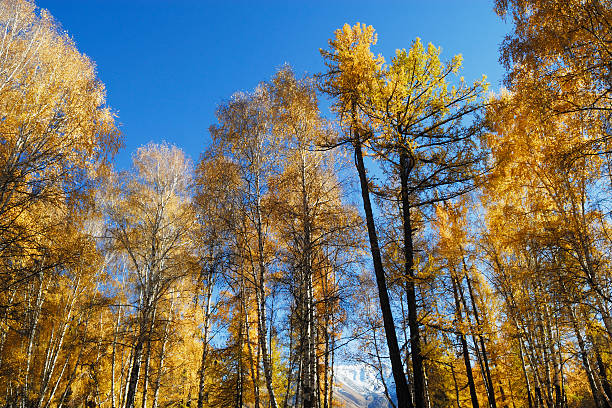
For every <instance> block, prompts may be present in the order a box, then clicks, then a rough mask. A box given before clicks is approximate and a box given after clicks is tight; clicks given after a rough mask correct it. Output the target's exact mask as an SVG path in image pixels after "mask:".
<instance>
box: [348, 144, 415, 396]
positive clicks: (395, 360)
mask: <svg viewBox="0 0 612 408" xmlns="http://www.w3.org/2000/svg"><path fill="white" fill-rule="evenodd" d="M359 137H360V136H359V135H356V137H355V139H354V141H353V147H354V148H355V167H356V168H357V172H358V173H359V182H360V185H361V197H362V199H363V210H364V212H365V216H366V225H367V228H368V237H369V240H370V250H371V252H372V261H373V263H374V274H375V275H376V285H377V287H378V299H379V301H380V309H381V312H382V316H383V325H384V328H385V338H386V340H387V348H388V349H389V358H390V360H391V370H392V372H393V380H394V381H395V389H396V394H397V404H398V408H408V407H410V408H412V406H413V405H412V400H411V398H410V393H409V391H408V383H407V382H406V376H405V374H404V368H403V365H402V359H401V355H400V349H399V346H398V343H397V333H396V332H395V322H394V321H393V314H392V311H391V304H390V301H389V292H388V290H387V281H386V277H385V272H384V269H383V264H382V257H381V255H380V248H379V246H378V237H377V235H376V226H375V225H374V215H373V213H372V204H371V203H370V189H369V186H368V179H367V175H366V170H365V165H364V162H363V153H362V151H361V140H360V139H359Z"/></svg>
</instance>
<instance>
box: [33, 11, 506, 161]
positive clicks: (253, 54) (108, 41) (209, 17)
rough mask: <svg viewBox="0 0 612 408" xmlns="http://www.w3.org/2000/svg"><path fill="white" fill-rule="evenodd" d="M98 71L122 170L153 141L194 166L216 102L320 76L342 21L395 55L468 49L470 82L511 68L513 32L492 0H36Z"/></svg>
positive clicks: (494, 83)
mask: <svg viewBox="0 0 612 408" xmlns="http://www.w3.org/2000/svg"><path fill="white" fill-rule="evenodd" d="M37 4H38V5H39V6H40V7H42V8H46V9H48V10H49V11H50V12H51V14H52V15H53V16H55V18H56V19H57V20H58V21H59V22H60V23H61V24H62V26H63V28H64V29H65V30H67V31H68V32H69V33H70V35H71V36H72V37H73V38H74V40H75V42H76V44H77V47H78V48H79V50H80V51H81V52H83V53H85V54H87V55H88V56H89V57H91V58H92V59H93V60H94V61H95V62H96V64H97V69H98V74H99V77H100V79H101V80H102V81H103V82H104V83H105V84H106V88H107V92H108V95H107V101H108V104H109V105H110V106H111V107H112V108H113V109H114V110H115V111H116V112H117V113H118V115H119V118H118V119H119V123H120V124H121V129H122V132H123V134H124V141H125V148H124V149H123V151H122V152H121V153H120V154H119V155H118V157H117V160H116V161H117V165H118V166H119V167H121V168H125V167H127V166H128V164H129V162H130V156H131V154H132V152H133V151H134V150H135V149H136V148H137V147H138V146H141V145H143V144H145V143H147V142H149V141H151V140H153V141H158V142H159V141H163V140H166V141H168V142H171V143H174V144H176V145H178V146H179V147H181V148H183V149H184V150H185V151H186V153H187V154H188V155H189V156H191V157H192V158H193V159H194V160H197V158H198V156H199V154H200V152H201V151H203V150H204V148H205V146H206V145H207V144H208V143H209V136H208V127H209V126H210V125H211V124H212V123H214V122H215V116H214V113H215V109H216V107H217V105H218V104H219V103H221V102H223V101H224V100H226V99H227V98H229V97H230V96H231V94H232V93H234V92H236V91H247V90H251V89H252V88H254V87H255V86H256V85H257V83H258V82H260V81H262V80H267V79H269V78H270V77H271V76H272V75H273V74H274V72H275V71H276V69H277V68H278V67H280V66H281V65H283V64H284V63H289V64H291V65H292V66H293V67H294V69H295V71H296V73H297V74H302V73H305V72H306V73H317V72H320V71H321V70H323V63H322V60H321V57H320V54H319V48H322V47H323V48H326V47H327V40H328V39H329V38H330V37H331V36H332V35H333V31H334V30H335V29H337V28H339V27H341V26H342V25H344V23H349V24H354V23H356V22H361V23H366V24H369V25H373V26H374V28H375V29H376V31H377V32H378V39H379V42H378V45H377V46H376V48H375V50H376V51H377V52H380V53H382V54H383V55H384V56H385V57H386V58H387V59H389V57H390V56H392V54H393V52H394V50H395V49H396V48H408V47H410V45H411V42H412V41H413V40H414V38H415V37H420V38H421V39H422V40H423V41H424V42H432V43H433V44H435V45H436V46H441V47H442V56H443V57H446V58H450V57H452V55H454V54H457V53H461V54H463V57H464V71H463V75H464V76H465V78H466V80H473V79H476V78H480V76H481V75H482V74H486V75H487V77H488V78H489V81H490V82H491V90H493V91H495V90H497V89H498V88H499V86H500V81H501V78H502V75H503V70H502V68H501V67H500V65H499V63H498V55H499V52H498V48H499V44H500V42H501V41H502V39H503V37H504V35H505V34H506V33H507V32H508V31H509V26H508V25H506V24H504V23H503V22H502V21H501V20H500V19H499V17H497V16H496V15H495V14H494V13H493V11H492V8H493V2H492V0H489V1H485V0H478V1H476V0H446V1H442V0H427V1H417V0H404V1H382V0H380V1H377V0H369V1H336V0H327V1H319V0H303V1H297V0H293V1H291V0H286V1H274V2H273V1H265V0H261V1H256V0H253V1H231V0H226V1H222V0H218V1H187V0H175V1H170V0H167V1H161V0H159V1H154V0H148V1H144V0H129V1H126V0H122V1H120V0H106V1H102V0H70V1H69V0H63V1H59V0H38V1H37Z"/></svg>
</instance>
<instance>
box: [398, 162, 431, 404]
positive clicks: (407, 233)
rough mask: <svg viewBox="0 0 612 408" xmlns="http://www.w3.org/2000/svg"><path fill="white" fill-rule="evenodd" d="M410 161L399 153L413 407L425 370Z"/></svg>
mask: <svg viewBox="0 0 612 408" xmlns="http://www.w3.org/2000/svg"><path fill="white" fill-rule="evenodd" d="M413 165H414V163H413V162H412V160H411V158H410V157H409V156H408V154H407V153H405V152H402V153H401V155H400V184H401V200H402V220H403V229H404V237H403V238H404V279H405V280H406V282H405V284H406V297H407V303H408V326H409V327H410V353H411V356H412V377H413V381H414V406H415V407H416V408H425V407H426V396H425V393H426V390H425V370H424V368H423V352H422V350H421V334H420V328H419V314H418V307H417V301H416V283H415V278H416V274H415V271H414V248H413V242H412V223H411V220H410V197H409V195H408V177H409V175H410V172H411V171H412V167H413Z"/></svg>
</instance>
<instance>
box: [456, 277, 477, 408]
mask: <svg viewBox="0 0 612 408" xmlns="http://www.w3.org/2000/svg"><path fill="white" fill-rule="evenodd" d="M451 280H452V283H453V295H454V297H455V310H456V311H457V323H458V326H459V327H458V331H457V335H458V336H459V341H460V342H461V353H462V354H463V363H464V364H465V372H466V374H467V380H468V386H469V388H470V399H471V401H472V407H473V408H478V407H479V405H478V395H477V394H476V385H475V384H474V375H473V373H472V362H471V361H470V352H469V349H468V344H467V340H466V339H465V334H464V333H463V331H461V325H462V324H463V316H462V314H461V303H460V302H459V294H458V293H457V279H456V278H455V277H454V276H451ZM453 375H454V373H453ZM457 403H458V402H457Z"/></svg>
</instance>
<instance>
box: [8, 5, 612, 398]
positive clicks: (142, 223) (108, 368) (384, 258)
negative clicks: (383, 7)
mask: <svg viewBox="0 0 612 408" xmlns="http://www.w3.org/2000/svg"><path fill="white" fill-rule="evenodd" d="M495 10H496V11H497V12H498V14H499V15H500V16H501V17H503V18H512V20H513V22H514V31H513V33H511V34H510V35H509V36H508V37H507V38H506V40H505V41H504V43H503V44H502V54H501V61H502V62H503V63H504V65H505V66H506V68H507V72H508V74H507V77H506V86H507V89H504V90H503V91H501V92H500V93H498V94H495V95H486V94H485V93H486V91H487V88H488V84H487V83H486V80H485V78H484V77H483V79H482V80H479V81H475V82H473V83H468V82H465V81H464V80H463V78H462V77H459V72H460V68H461V57H460V56H455V57H454V58H452V59H450V60H449V61H443V60H442V59H441V58H440V53H441V50H440V49H439V48H436V47H434V46H433V45H431V44H429V45H427V46H426V45H424V44H423V43H421V41H420V40H419V39H417V40H415V41H414V42H413V44H412V46H411V48H410V49H408V50H398V51H397V52H396V54H395V56H394V57H393V58H392V59H391V61H390V62H385V59H384V58H383V57H382V56H380V55H376V54H374V52H373V51H372V50H371V48H372V47H373V46H374V45H375V43H376V40H377V38H376V34H375V32H374V29H373V28H372V27H368V26H365V25H360V24H357V25H355V26H349V25H345V26H344V27H343V28H342V29H339V30H337V31H336V32H335V35H334V37H333V38H332V39H331V40H330V42H329V48H328V49H327V50H322V52H321V53H322V57H323V61H324V63H325V66H326V68H327V70H326V72H324V73H322V74H320V75H318V76H317V77H316V78H297V77H296V76H295V74H294V73H293V72H292V70H291V69H290V68H289V67H283V68H281V69H280V70H278V72H277V73H276V74H275V75H274V77H273V78H272V79H271V80H269V81H266V82H262V83H261V84H259V85H258V86H257V87H256V88H255V89H254V90H253V91H252V92H248V93H237V94H235V95H233V96H232V97H231V98H230V99H229V100H228V101H226V102H225V103H223V104H221V105H220V106H219V107H218V110H217V123H216V124H215V125H213V126H211V128H210V133H211V139H212V140H211V143H210V145H209V146H208V147H207V148H206V150H205V151H204V153H202V155H201V156H200V158H199V160H198V161H197V163H195V165H194V164H192V163H191V162H190V160H189V159H188V158H187V157H186V156H185V154H184V153H183V152H182V151H181V150H180V149H179V148H177V147H175V146H172V145H169V144H148V145H146V146H143V147H141V148H140V149H138V150H137V151H136V152H135V153H134V155H133V166H132V168H131V169H129V170H126V171H119V172H118V171H116V170H114V169H113V167H112V166H111V165H110V163H111V160H112V157H113V154H114V153H115V152H116V151H117V149H118V148H119V147H120V145H121V138H120V135H119V132H118V129H117V127H116V124H115V119H114V116H113V114H112V111H111V110H110V109H109V108H108V107H107V106H106V101H105V91H104V86H103V84H101V83H100V81H99V80H98V79H97V78H96V75H95V69H94V65H93V63H92V62H91V61H90V60H89V59H88V58H87V57H85V56H84V55H82V54H80V53H79V52H78V50H77V49H76V47H75V44H74V42H73V41H72V40H71V39H70V38H69V37H68V35H67V34H66V33H64V32H62V31H61V30H60V29H59V28H58V24H57V23H56V22H55V21H54V20H53V18H52V17H51V16H50V15H49V14H48V13H47V12H46V11H44V10H39V9H37V8H36V7H35V5H34V4H33V3H32V2H31V1H28V0H5V1H2V2H1V3H0V29H1V30H0V37H1V39H0V263H1V266H0V404H2V405H4V406H7V407H12V408H30V407H36V408H47V407H50V406H69V407H77V406H86V407H88V408H91V407H95V406H107V407H110V408H116V407H121V408H133V407H140V408H146V407H147V405H149V404H150V405H152V407H153V408H157V407H158V406H161V407H166V406H192V405H196V404H197V407H198V408H204V407H244V406H248V407H255V408H264V407H270V408H280V407H282V408H286V407H289V406H296V407H309V408H310V407H316V408H332V407H334V406H338V401H337V398H336V396H335V385H334V384H335V379H334V370H333V367H334V364H336V363H337V360H338V358H339V353H340V352H342V351H343V350H344V352H346V353H348V354H350V355H351V357H352V358H354V359H356V360H359V361H361V362H362V363H364V364H367V365H368V366H370V367H371V368H373V369H374V370H375V371H376V372H377V373H378V374H379V376H380V379H381V381H383V383H384V389H385V392H386V394H387V396H388V398H389V404H390V405H392V406H394V407H398V408H407V407H411V408H412V407H416V408H425V407H458V408H460V407H465V406H472V407H480V406H487V405H488V406H490V407H493V408H495V407H497V406H500V407H529V408H534V407H547V408H552V407H555V408H556V407H560V408H561V407H563V408H565V407H567V408H569V407H596V408H605V407H612V386H611V384H610V379H609V376H610V375H612V371H611V370H612V356H611V355H610V351H611V350H612V348H611V346H612V311H611V308H612V269H611V266H612V265H611V262H612V239H611V235H610V234H611V232H610V229H611V226H610V221H611V220H610V208H609V204H610V202H609V197H610V194H609V193H610V191H611V190H610V188H611V187H612V175H611V173H610V171H611V170H610V169H611V168H612V162H611V160H612V157H611V155H610V153H611V152H612V150H611V149H610V148H611V147H612V146H610V137H609V135H610V114H611V111H612V106H611V103H610V102H611V95H610V90H611V89H612V72H611V70H612V57H611V55H612V54H611V52H612V49H611V45H610V44H612V30H611V27H610V22H611V21H612V5H611V4H610V3H609V2H608V1H601V0H587V1H578V0H576V1H574V0H572V1H570V2H558V1H553V0H530V1H525V0H506V1H504V0H497V1H496V3H495ZM318 94H322V95H325V96H327V97H329V98H330V99H331V101H332V102H333V105H332V111H333V113H334V114H335V118H334V119H333V120H332V119H326V118H325V117H324V115H322V113H321V112H320V110H319V105H318V101H317V95H318ZM353 181H354V182H353ZM347 344H348V345H347ZM342 358H347V357H346V356H342ZM389 370H390V371H391V373H392V379H393V380H392V381H387V382H385V381H386V380H388V376H387V375H386V372H387V371H389Z"/></svg>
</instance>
